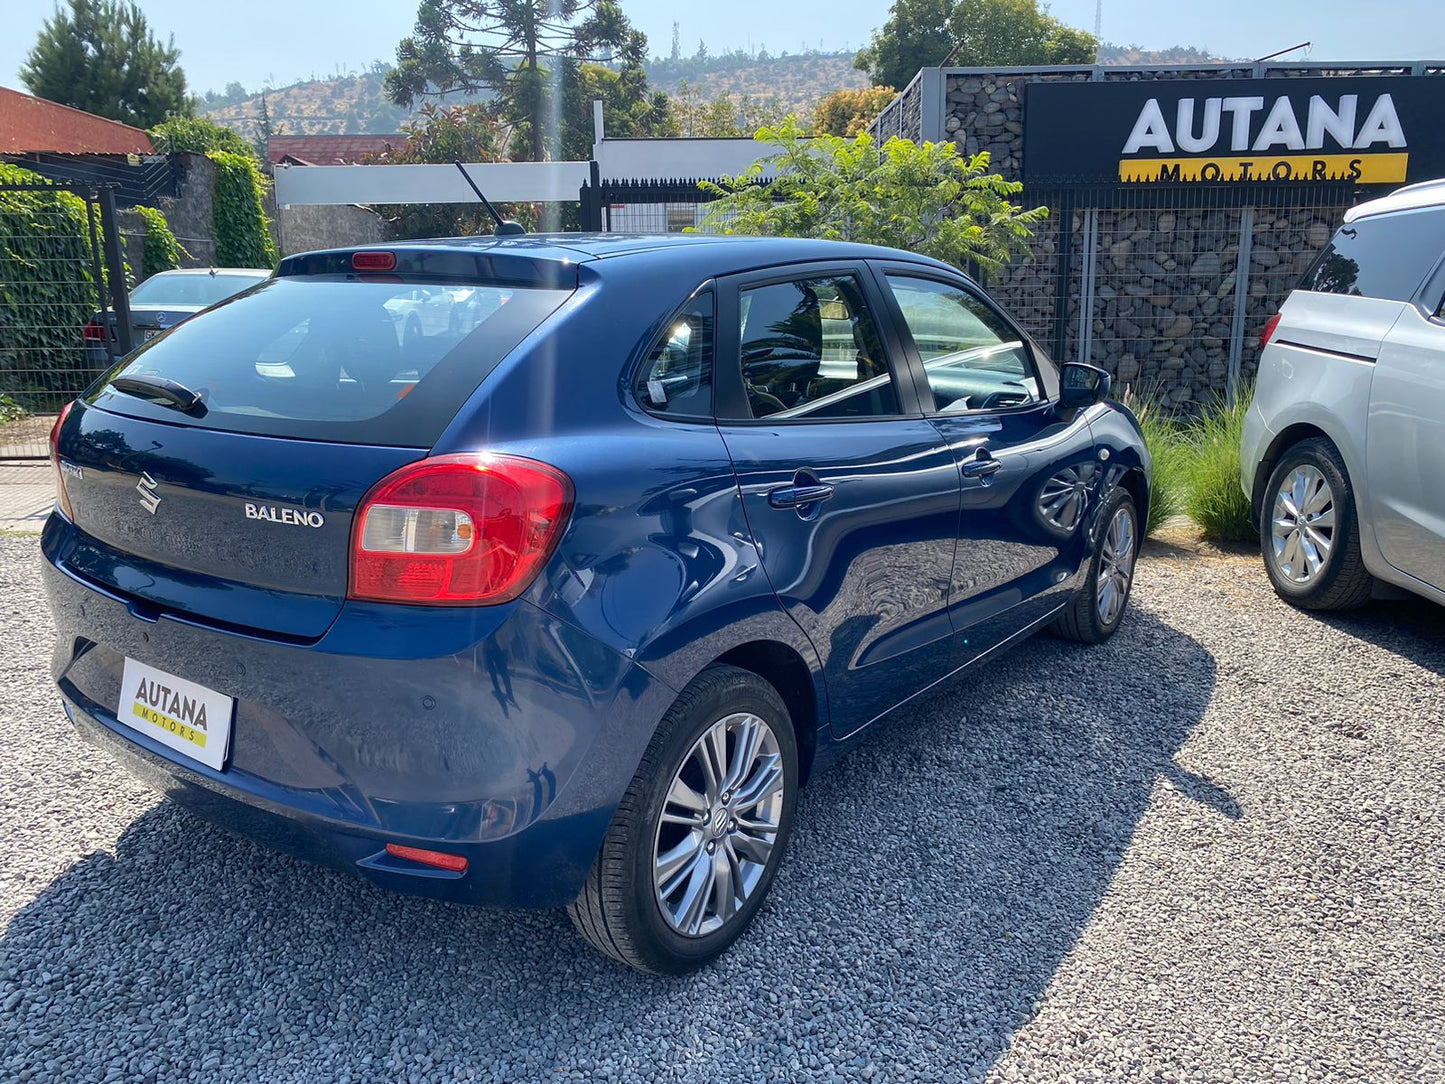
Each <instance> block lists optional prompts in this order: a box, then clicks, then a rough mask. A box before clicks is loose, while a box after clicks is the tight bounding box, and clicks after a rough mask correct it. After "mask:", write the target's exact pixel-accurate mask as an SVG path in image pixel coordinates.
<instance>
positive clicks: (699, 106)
mask: <svg viewBox="0 0 1445 1084" xmlns="http://www.w3.org/2000/svg"><path fill="white" fill-rule="evenodd" d="M670 104H671V115H672V118H673V121H674V124H675V126H676V128H677V132H678V134H679V135H684V136H688V137H689V138H694V137H710V138H714V139H731V138H735V137H736V136H738V135H741V134H742V129H741V128H739V127H738V111H737V109H736V107H735V106H734V105H733V103H732V100H731V99H729V98H727V97H726V96H724V95H719V96H718V97H716V98H712V99H707V98H704V97H703V94H702V88H701V87H700V86H698V85H697V84H696V83H690V82H688V81H687V80H686V79H684V80H682V81H681V82H680V83H679V84H678V88H677V93H676V94H674V95H673V96H672V100H671V103H670ZM748 134H751V133H748Z"/></svg>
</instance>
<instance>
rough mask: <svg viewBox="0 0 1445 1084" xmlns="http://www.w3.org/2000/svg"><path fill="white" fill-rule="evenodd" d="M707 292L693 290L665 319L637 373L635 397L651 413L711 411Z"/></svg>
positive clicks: (710, 334)
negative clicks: (684, 303)
mask: <svg viewBox="0 0 1445 1084" xmlns="http://www.w3.org/2000/svg"><path fill="white" fill-rule="evenodd" d="M712 354H713V295H712V292H711V291H706V292H704V293H701V294H698V295H697V297H695V298H693V299H692V300H691V301H690V302H688V304H687V307H686V308H684V309H683V310H682V311H681V312H679V313H678V314H677V316H676V317H675V318H674V319H673V320H672V322H671V323H670V324H669V325H668V327H667V329H666V330H665V331H664V332H663V333H662V336H661V338H660V339H659V340H658V342H657V343H656V345H654V346H653V348H652V352H651V353H650V354H648V355H647V360H646V361H645V362H644V363H643V364H642V368H641V369H639V370H638V373H637V383H636V385H635V386H634V392H635V394H636V395H637V401H638V402H639V403H641V404H642V405H643V406H644V407H646V408H647V410H649V411H650V412H652V413H653V414H662V415H665V416H669V417H679V418H711V417H712Z"/></svg>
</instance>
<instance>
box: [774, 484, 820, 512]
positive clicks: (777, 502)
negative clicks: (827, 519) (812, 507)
mask: <svg viewBox="0 0 1445 1084" xmlns="http://www.w3.org/2000/svg"><path fill="white" fill-rule="evenodd" d="M831 496H833V487H832V486H830V485H828V484H827V483H826V482H824V483H821V484H819V485H815V486H784V487H783V488H782V489H774V490H772V491H771V492H770V493H769V494H768V503H769V504H770V505H772V506H773V507H774V508H801V507H803V506H804V505H807V504H817V503H818V502H819V501H826V500H827V499H828V498H830V497H831Z"/></svg>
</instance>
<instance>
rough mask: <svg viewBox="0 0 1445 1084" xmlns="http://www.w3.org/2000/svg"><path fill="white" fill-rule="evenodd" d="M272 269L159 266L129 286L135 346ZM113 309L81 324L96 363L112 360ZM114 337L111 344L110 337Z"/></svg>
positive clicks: (87, 352)
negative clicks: (166, 268)
mask: <svg viewBox="0 0 1445 1084" xmlns="http://www.w3.org/2000/svg"><path fill="white" fill-rule="evenodd" d="M270 275H271V272H269V271H258V270H256V269H255V268H251V267H208V268H194V269H187V270H178V271H159V272H157V273H156V274H154V275H152V276H151V277H150V278H148V279H146V280H145V281H144V282H142V283H141V284H140V285H139V286H137V287H136V288H135V289H134V290H132V291H131V292H130V329H131V330H130V341H131V345H132V347H136V346H140V345H141V344H142V343H145V342H147V341H149V340H150V339H153V338H155V337H156V336H157V335H159V334H160V333H161V332H162V331H165V330H167V329H169V328H172V327H175V325H177V324H179V323H180V322H181V321H182V320H189V319H190V318H191V317H192V316H194V315H196V313H198V312H200V311H201V310H202V309H205V308H208V307H210V306H211V305H214V304H216V302H218V301H224V300H226V298H228V297H233V296H234V295H236V294H239V293H240V292H241V291H242V290H249V289H250V288H251V287H252V286H255V285H256V284H257V283H258V282H262V281H264V280H265V279H267V278H269V277H270ZM115 320H116V317H115V313H114V311H111V310H107V311H105V312H97V313H96V314H95V315H94V316H92V317H91V318H90V323H88V324H86V325H85V327H84V329H83V330H82V333H81V334H82V337H83V338H84V339H85V356H86V360H87V361H88V362H89V363H90V364H91V365H93V366H94V367H95V368H96V369H106V368H108V367H109V366H110V363H111V355H112V353H113V352H114V350H115V347H116V344H117V336H116V333H115ZM107 338H109V339H110V350H107V349H106V339H107Z"/></svg>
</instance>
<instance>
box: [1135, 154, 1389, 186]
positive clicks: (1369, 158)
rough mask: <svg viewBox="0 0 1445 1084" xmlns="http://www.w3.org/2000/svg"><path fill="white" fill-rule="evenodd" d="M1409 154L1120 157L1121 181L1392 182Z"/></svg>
mask: <svg viewBox="0 0 1445 1084" xmlns="http://www.w3.org/2000/svg"><path fill="white" fill-rule="evenodd" d="M1409 163H1410V155H1409V154H1408V153H1406V152H1404V151H1401V152H1399V153H1392V154H1287V155H1282V156H1276V155H1270V154H1240V155H1234V156H1233V157H1230V156H1221V157H1216V158H1124V159H1120V161H1119V180H1121V181H1181V182H1187V181H1355V182H1356V183H1358V184H1397V183H1399V182H1400V181H1403V180H1404V179H1405V171H1406V168H1407V167H1408V166H1409Z"/></svg>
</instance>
